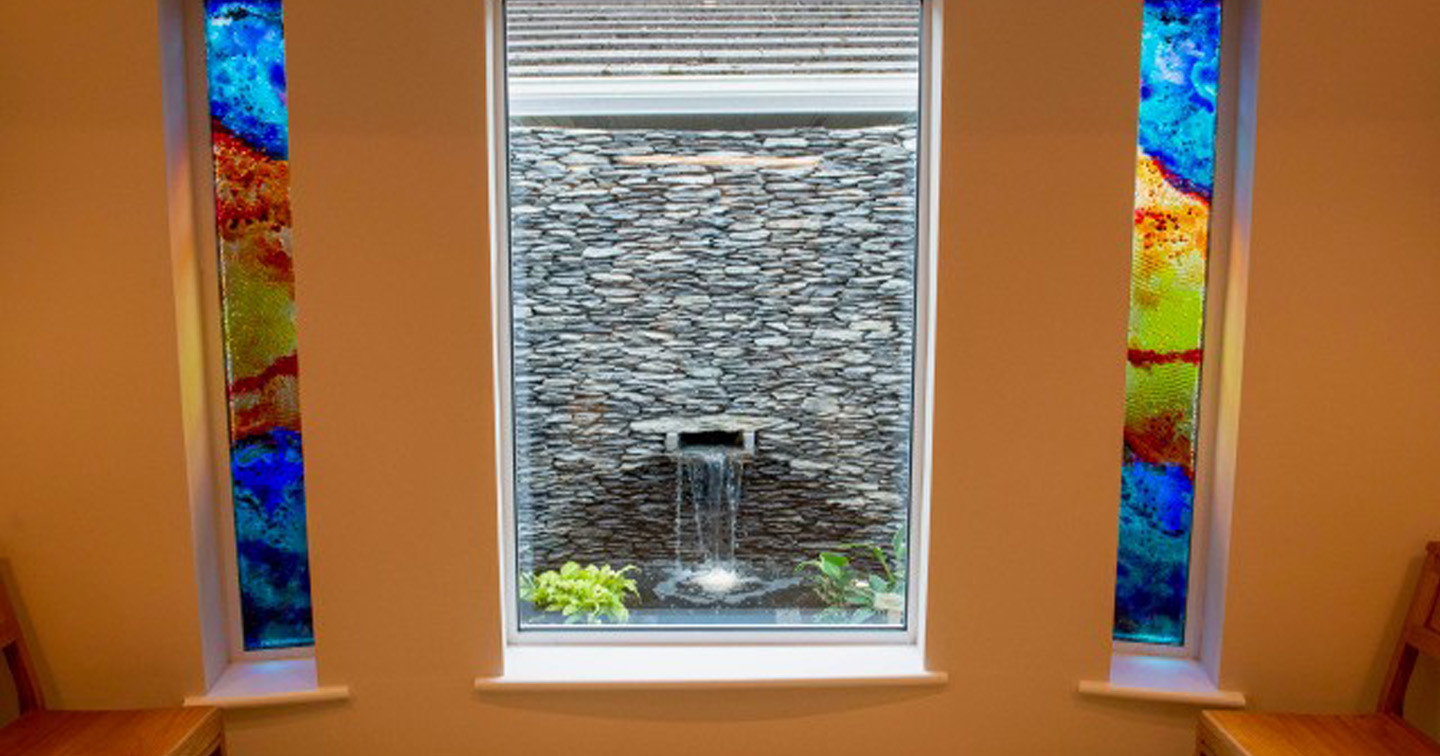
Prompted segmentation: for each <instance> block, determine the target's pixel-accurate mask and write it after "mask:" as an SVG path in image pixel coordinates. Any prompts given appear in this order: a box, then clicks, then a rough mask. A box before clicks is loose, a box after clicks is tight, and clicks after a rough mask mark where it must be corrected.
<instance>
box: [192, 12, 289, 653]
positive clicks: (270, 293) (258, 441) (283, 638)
mask: <svg viewBox="0 0 1440 756" xmlns="http://www.w3.org/2000/svg"><path fill="white" fill-rule="evenodd" d="M204 10H205V13H204V28H205V47H206V79H207V83H208V102H209V110H210V121H211V135H210V136H211V146H212V155H213V158H214V185H215V228H216V236H217V243H218V251H219V262H218V271H219V279H220V309H221V316H222V317H221V320H222V326H223V337H222V342H223V343H222V351H223V353H224V362H225V379H226V384H225V388H226V397H227V399H228V410H229V413H228V414H229V439H228V440H229V468H230V480H231V486H230V494H231V496H230V500H231V508H232V510H233V520H232V521H233V528H234V531H233V535H234V538H233V544H234V568H235V581H234V584H235V596H236V600H235V604H236V607H235V611H234V613H235V614H236V615H237V616H236V620H237V623H238V625H239V634H238V635H239V641H240V643H239V646H240V650H241V651H243V652H260V651H273V650H277V649H288V648H296V647H303V646H308V645H311V644H312V643H313V639H314V633H313V629H312V625H311V613H310V570H309V558H308V547H307V544H306V533H305V482H304V481H305V475H304V458H303V454H302V450H301V429H300V406H299V384H298V380H299V379H298V366H297V359H296V336H295V280H294V275H293V270H292V250H291V239H290V223H291V221H290V199H289V194H290V183H289V144H288V121H287V112H288V111H287V105H286V89H285V39H284V26H283V22H282V8H281V3H280V0H205V3H204Z"/></svg>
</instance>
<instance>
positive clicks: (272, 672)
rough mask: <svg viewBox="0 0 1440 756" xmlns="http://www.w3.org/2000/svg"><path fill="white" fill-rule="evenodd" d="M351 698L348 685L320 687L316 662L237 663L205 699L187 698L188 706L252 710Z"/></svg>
mask: <svg viewBox="0 0 1440 756" xmlns="http://www.w3.org/2000/svg"><path fill="white" fill-rule="evenodd" d="M348 698H350V686H348V685H323V686H322V685H320V684H319V682H317V677H316V671H315V660H314V659H288V660H277V661H246V662H236V663H234V664H231V665H230V666H229V667H226V668H225V672H224V674H222V675H221V676H220V679H219V680H217V681H216V682H215V684H214V685H212V686H210V690H208V691H206V692H205V695H202V696H186V698H185V705H186V706H218V707H220V708H222V709H251V708H257V707H262V706H287V705H292V704H302V703H318V702H322V701H344V700H346V699H348Z"/></svg>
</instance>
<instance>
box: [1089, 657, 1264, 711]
mask: <svg viewBox="0 0 1440 756" xmlns="http://www.w3.org/2000/svg"><path fill="white" fill-rule="evenodd" d="M1080 692H1081V693H1082V694H1084V695H1087V696H1100V697H1102V698H1126V699H1131V700H1137V701H1159V702H1163V703H1177V704H1190V705H1194V706H1204V707H1208V708H1213V709H1239V708H1244V706H1245V694H1244V693H1240V692H1238V691H1232V690H1221V689H1220V688H1219V687H1218V686H1217V685H1215V683H1214V681H1212V680H1211V679H1210V673H1209V672H1207V671H1206V670H1205V668H1204V666H1202V665H1201V664H1200V662H1199V661H1196V660H1195V659H1168V658H1165V657H1160V656H1137V655H1132V654H1115V656H1114V657H1113V658H1112V659H1111V661H1110V679H1109V680H1085V681H1083V682H1081V683H1080Z"/></svg>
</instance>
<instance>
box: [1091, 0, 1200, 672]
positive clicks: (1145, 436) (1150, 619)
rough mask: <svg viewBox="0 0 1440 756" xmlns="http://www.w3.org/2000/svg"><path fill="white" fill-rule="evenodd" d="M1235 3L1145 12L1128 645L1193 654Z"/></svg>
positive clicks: (1123, 608)
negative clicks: (1197, 524)
mask: <svg viewBox="0 0 1440 756" xmlns="http://www.w3.org/2000/svg"><path fill="white" fill-rule="evenodd" d="M1220 16H1221V0H1145V25H1144V32H1143V36H1144V42H1143V45H1142V58H1141V64H1140V77H1141V81H1140V128H1139V150H1138V164H1137V168H1136V184H1135V234H1134V248H1133V252H1132V259H1131V284H1130V328H1129V354H1128V364H1127V366H1126V373H1125V376H1126V396H1125V450H1124V465H1123V472H1122V481H1123V482H1122V489H1121V506H1120V555H1119V566H1118V571H1117V572H1118V575H1117V577H1118V580H1117V583H1116V597H1115V627H1114V634H1115V638H1116V640H1122V641H1130V642H1137V643H1150V644H1159V645H1177V646H1178V645H1183V644H1184V642H1185V619H1186V601H1187V597H1188V588H1189V579H1190V577H1189V576H1190V541H1191V528H1192V523H1193V513H1194V503H1195V455H1196V446H1197V441H1198V418H1197V415H1198V412H1199V406H1200V369H1201V363H1202V361H1203V357H1204V331H1205V292H1206V275H1207V258H1208V254H1209V232H1210V211H1211V195H1212V192H1213V187H1214V178H1215V143H1216V136H1215V133H1216V102H1217V91H1218V88H1219V71H1220Z"/></svg>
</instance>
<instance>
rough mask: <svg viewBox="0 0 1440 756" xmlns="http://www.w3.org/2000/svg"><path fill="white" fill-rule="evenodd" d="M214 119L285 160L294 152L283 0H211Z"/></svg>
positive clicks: (209, 66)
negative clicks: (291, 151)
mask: <svg viewBox="0 0 1440 756" xmlns="http://www.w3.org/2000/svg"><path fill="white" fill-rule="evenodd" d="M205 13H206V24H205V42H206V49H207V50H208V55H207V60H206V71H207V74H208V79H209V84H210V117H211V118H212V119H214V120H215V122H216V123H217V124H219V125H220V126H221V127H223V128H224V129H226V130H227V131H229V132H230V133H232V134H234V135H235V136H237V137H239V138H240V139H242V140H244V141H245V142H247V143H249V144H250V145H251V146H253V147H255V148H257V149H260V150H263V151H264V152H266V153H267V154H269V155H270V156H272V157H275V158H279V159H281V160H284V159H286V158H287V157H288V156H289V150H290V145H289V106H288V104H287V100H286V94H285V30H284V23H283V19H282V14H281V8H280V0H206V3H205Z"/></svg>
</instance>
